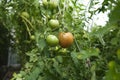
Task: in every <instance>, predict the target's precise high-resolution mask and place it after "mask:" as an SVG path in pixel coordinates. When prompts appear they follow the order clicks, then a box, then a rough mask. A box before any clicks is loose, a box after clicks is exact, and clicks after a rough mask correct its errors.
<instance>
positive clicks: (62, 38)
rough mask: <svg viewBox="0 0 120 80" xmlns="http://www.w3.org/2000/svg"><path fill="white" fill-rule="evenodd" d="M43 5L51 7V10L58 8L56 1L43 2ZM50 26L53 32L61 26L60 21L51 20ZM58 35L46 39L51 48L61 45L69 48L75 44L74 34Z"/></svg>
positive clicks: (45, 0)
mask: <svg viewBox="0 0 120 80" xmlns="http://www.w3.org/2000/svg"><path fill="white" fill-rule="evenodd" d="M42 3H43V5H44V6H49V7H50V8H51V9H56V8H57V7H58V2H57V1H54V0H49V1H48V0H43V2H42ZM48 24H49V26H50V28H51V29H53V30H54V29H56V28H59V26H60V23H59V20H58V19H54V18H52V19H50V20H49V21H48ZM58 34H59V35H58V37H56V36H55V35H51V34H50V35H48V36H47V37H46V42H47V43H48V45H49V46H57V45H58V44H59V45H60V46H61V47H62V48H67V47H69V46H70V45H71V44H72V43H73V40H74V37H73V35H72V33H70V32H64V31H63V32H60V33H58Z"/></svg>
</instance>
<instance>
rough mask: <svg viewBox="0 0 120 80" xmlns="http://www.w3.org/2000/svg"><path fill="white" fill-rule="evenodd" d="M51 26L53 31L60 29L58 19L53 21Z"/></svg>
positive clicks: (50, 22) (50, 23)
mask: <svg viewBox="0 0 120 80" xmlns="http://www.w3.org/2000/svg"><path fill="white" fill-rule="evenodd" d="M49 25H50V27H51V28H52V29H54V28H57V27H59V21H58V20H57V19H51V20H50V21H49Z"/></svg>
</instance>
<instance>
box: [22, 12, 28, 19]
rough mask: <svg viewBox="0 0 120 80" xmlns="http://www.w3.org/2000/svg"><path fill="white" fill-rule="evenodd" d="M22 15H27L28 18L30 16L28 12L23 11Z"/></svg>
mask: <svg viewBox="0 0 120 80" xmlns="http://www.w3.org/2000/svg"><path fill="white" fill-rule="evenodd" d="M21 15H22V16H23V17H26V18H29V17H30V16H29V14H28V13H27V12H22V13H21Z"/></svg>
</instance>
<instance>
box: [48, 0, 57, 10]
mask: <svg viewBox="0 0 120 80" xmlns="http://www.w3.org/2000/svg"><path fill="white" fill-rule="evenodd" d="M49 5H50V8H51V9H55V8H57V7H58V1H57V0H50V2H49Z"/></svg>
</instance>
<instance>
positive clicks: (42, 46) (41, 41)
mask: <svg viewBox="0 0 120 80" xmlns="http://www.w3.org/2000/svg"><path fill="white" fill-rule="evenodd" d="M37 46H38V48H40V49H41V50H43V49H44V47H45V46H46V42H45V39H40V40H39V41H38V44H37Z"/></svg>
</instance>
